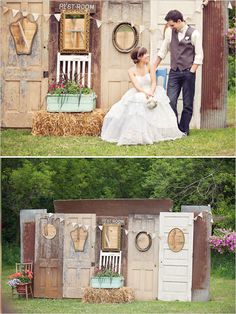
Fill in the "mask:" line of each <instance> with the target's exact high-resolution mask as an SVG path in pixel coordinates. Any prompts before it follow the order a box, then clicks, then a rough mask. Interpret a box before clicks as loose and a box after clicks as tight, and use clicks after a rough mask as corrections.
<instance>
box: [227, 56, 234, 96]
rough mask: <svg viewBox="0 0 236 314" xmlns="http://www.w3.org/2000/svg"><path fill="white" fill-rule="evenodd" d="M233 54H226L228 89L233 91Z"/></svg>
mask: <svg viewBox="0 0 236 314" xmlns="http://www.w3.org/2000/svg"><path fill="white" fill-rule="evenodd" d="M235 70H236V68H235V55H229V56H228V71H229V79H228V90H230V91H233V92H234V93H235Z"/></svg>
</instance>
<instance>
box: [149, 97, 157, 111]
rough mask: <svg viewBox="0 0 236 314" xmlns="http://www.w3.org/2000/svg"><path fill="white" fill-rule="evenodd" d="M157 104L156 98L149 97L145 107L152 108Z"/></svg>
mask: <svg viewBox="0 0 236 314" xmlns="http://www.w3.org/2000/svg"><path fill="white" fill-rule="evenodd" d="M156 106H157V100H155V99H154V97H149V98H148V101H147V107H148V109H154V108H156Z"/></svg>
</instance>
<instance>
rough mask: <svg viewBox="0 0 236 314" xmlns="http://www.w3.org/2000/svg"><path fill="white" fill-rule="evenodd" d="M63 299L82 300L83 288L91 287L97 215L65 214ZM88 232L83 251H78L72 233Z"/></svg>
mask: <svg viewBox="0 0 236 314" xmlns="http://www.w3.org/2000/svg"><path fill="white" fill-rule="evenodd" d="M63 218H64V219H65V221H64V226H65V227H64V228H65V229H64V254H63V297H64V298H82V297H83V288H85V287H89V286H90V278H91V276H92V273H93V270H94V267H93V266H94V264H95V228H96V215H95V214H64V215H63ZM77 228H83V230H86V231H87V238H86V240H85V242H84V248H83V251H76V250H75V248H74V244H73V241H72V236H71V232H73V231H75V230H76V229H77Z"/></svg>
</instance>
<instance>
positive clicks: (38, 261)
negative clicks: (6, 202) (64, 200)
mask: <svg viewBox="0 0 236 314" xmlns="http://www.w3.org/2000/svg"><path fill="white" fill-rule="evenodd" d="M47 226H50V228H47ZM35 227H36V228H35V268H34V269H35V270H34V296H35V297H43V298H62V296H63V287H62V285H63V278H62V274H63V245H64V244H63V242H64V239H63V237H64V235H63V233H64V224H63V223H61V221H60V219H59V215H53V216H51V217H50V215H49V214H45V215H36V224H35ZM52 237H53V238H52Z"/></svg>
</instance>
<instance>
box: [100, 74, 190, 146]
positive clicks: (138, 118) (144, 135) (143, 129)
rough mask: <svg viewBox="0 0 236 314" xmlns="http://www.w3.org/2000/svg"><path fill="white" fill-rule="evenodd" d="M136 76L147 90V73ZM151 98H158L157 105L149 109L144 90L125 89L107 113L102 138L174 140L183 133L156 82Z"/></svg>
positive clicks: (144, 141) (125, 141) (143, 141)
mask: <svg viewBox="0 0 236 314" xmlns="http://www.w3.org/2000/svg"><path fill="white" fill-rule="evenodd" d="M136 78H137V80H138V82H139V84H140V86H142V87H143V88H144V89H145V90H146V89H147V90H150V86H151V78H150V74H149V73H147V74H146V75H145V76H136ZM154 99H155V100H157V102H158V104H157V107H155V108H154V109H149V108H148V107H147V99H146V96H145V94H144V93H140V92H138V91H137V90H136V89H135V88H131V89H130V90H128V91H127V92H126V93H125V94H124V95H123V97H122V98H121V100H120V101H118V102H117V103H115V104H114V105H113V106H112V107H111V109H110V111H109V112H108V113H107V114H106V116H105V118H104V122H103V126H102V133H101V138H102V139H103V140H104V141H107V142H114V143H117V144H118V145H137V144H153V143H154V142H161V141H167V140H175V139H178V138H181V137H182V136H184V133H182V132H181V131H180V130H179V129H178V126H177V119H176V116H175V114H174V111H173V110H172V108H171V107H170V104H169V98H168V97H167V95H166V91H165V89H164V88H163V87H160V86H157V88H156V90H155V95H154Z"/></svg>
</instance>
